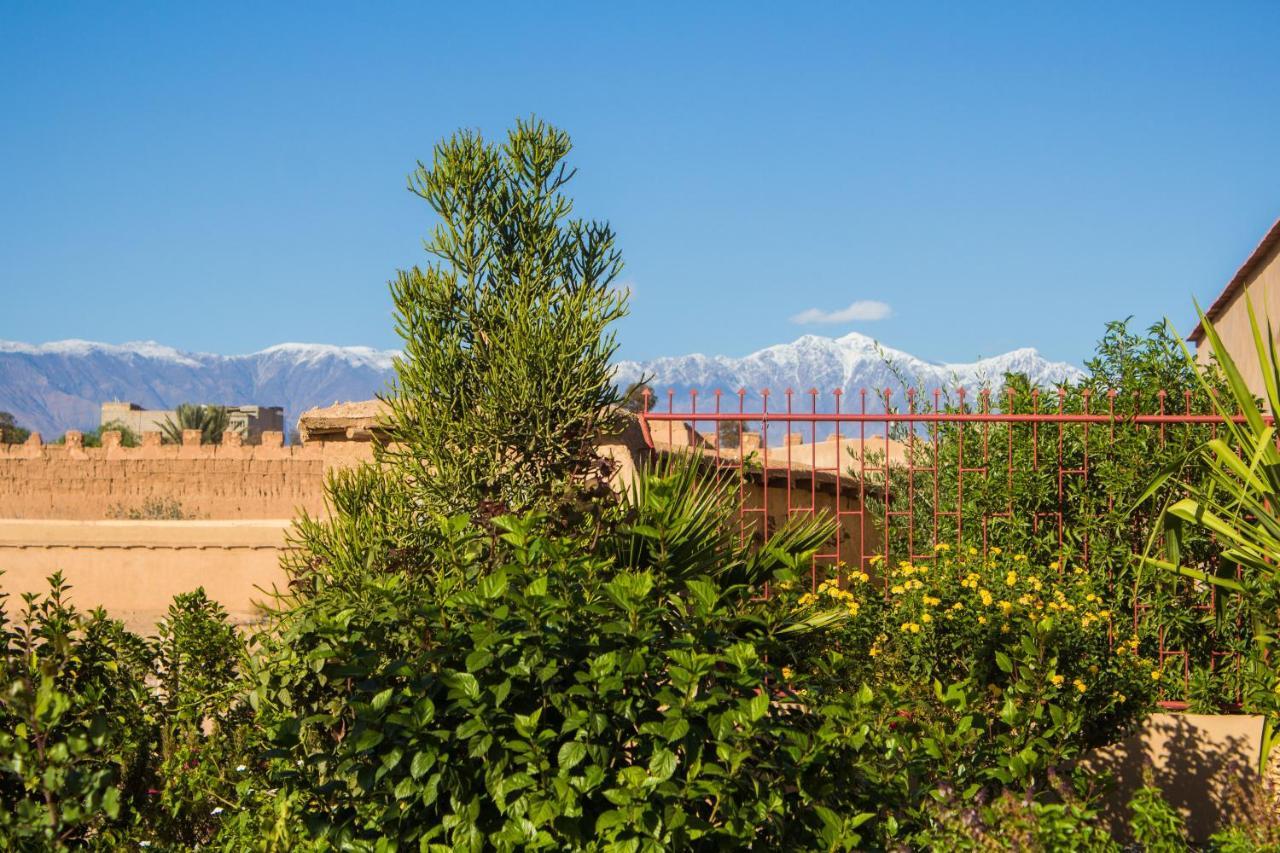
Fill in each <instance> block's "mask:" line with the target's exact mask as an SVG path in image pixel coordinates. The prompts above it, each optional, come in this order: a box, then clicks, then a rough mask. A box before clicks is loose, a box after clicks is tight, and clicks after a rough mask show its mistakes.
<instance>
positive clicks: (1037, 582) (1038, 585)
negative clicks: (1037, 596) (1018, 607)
mask: <svg viewBox="0 0 1280 853" xmlns="http://www.w3.org/2000/svg"><path fill="white" fill-rule="evenodd" d="M1031 588H1032V589H1034V590H1035V591H1036V592H1039V591H1040V590H1042V589H1044V584H1042V583H1040V578H1032V579H1031Z"/></svg>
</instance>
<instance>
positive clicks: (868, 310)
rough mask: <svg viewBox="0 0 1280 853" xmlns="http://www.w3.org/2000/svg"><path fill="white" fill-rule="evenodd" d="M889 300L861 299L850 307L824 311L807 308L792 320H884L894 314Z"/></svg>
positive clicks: (802, 323) (850, 321) (822, 321)
mask: <svg viewBox="0 0 1280 853" xmlns="http://www.w3.org/2000/svg"><path fill="white" fill-rule="evenodd" d="M892 313H893V311H892V310H891V309H890V308H889V304H888V303H887V302H878V301H876V300H875V299H859V300H857V301H856V302H854V303H853V304H851V305H850V306H849V307H848V308H841V309H839V310H837V311H823V310H821V309H819V308H806V309H805V310H804V311H801V312H800V313H799V314H796V315H795V316H794V317H792V318H791V322H793V323H800V324H801V325H804V324H806V323H852V322H854V321H856V320H865V321H871V320H883V319H884V318H886V317H888V316H889V315H890V314H892Z"/></svg>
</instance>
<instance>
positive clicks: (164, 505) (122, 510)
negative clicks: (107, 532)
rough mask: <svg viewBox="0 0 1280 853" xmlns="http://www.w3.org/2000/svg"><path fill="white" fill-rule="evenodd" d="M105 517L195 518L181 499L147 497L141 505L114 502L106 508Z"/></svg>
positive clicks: (171, 519) (147, 519)
mask: <svg viewBox="0 0 1280 853" xmlns="http://www.w3.org/2000/svg"><path fill="white" fill-rule="evenodd" d="M107 518H117V519H128V520H130V521H181V520H182V519H185V518H195V516H194V515H193V514H191V513H188V512H187V511H186V510H185V509H183V508H182V501H180V500H178V499H177V498H147V499H146V500H144V501H143V502H142V506H137V507H126V506H125V505H124V504H115V505H113V506H112V507H111V508H110V509H108V510H107Z"/></svg>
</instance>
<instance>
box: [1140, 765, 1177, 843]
mask: <svg viewBox="0 0 1280 853" xmlns="http://www.w3.org/2000/svg"><path fill="white" fill-rule="evenodd" d="M1143 782H1144V784H1143V786H1142V787H1141V788H1139V789H1138V790H1137V791H1135V792H1134V795H1133V797H1132V798H1130V800H1129V814H1130V817H1129V833H1130V834H1131V835H1132V836H1133V840H1134V843H1136V844H1137V845H1138V846H1139V847H1140V848H1141V849H1143V850H1145V851H1149V853H1180V851H1183V850H1187V849H1189V846H1188V843H1187V827H1186V824H1185V822H1184V821H1183V819H1182V815H1180V814H1178V810H1177V809H1175V808H1174V807H1173V806H1171V805H1169V803H1168V802H1167V801H1166V800H1165V798H1164V792H1162V791H1161V790H1160V789H1159V788H1158V787H1156V786H1155V785H1154V784H1153V782H1152V780H1151V771H1150V770H1149V769H1148V770H1147V771H1146V773H1145V776H1144V779H1143Z"/></svg>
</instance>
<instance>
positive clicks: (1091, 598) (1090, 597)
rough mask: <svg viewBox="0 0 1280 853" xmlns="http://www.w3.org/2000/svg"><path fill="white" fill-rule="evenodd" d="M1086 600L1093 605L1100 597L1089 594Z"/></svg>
mask: <svg viewBox="0 0 1280 853" xmlns="http://www.w3.org/2000/svg"><path fill="white" fill-rule="evenodd" d="M1084 600H1085V601H1087V602H1089V603H1090V604H1093V603H1094V602H1095V601H1097V600H1098V596H1096V595H1094V594H1093V593H1089V594H1088V595H1086V596H1085V597H1084Z"/></svg>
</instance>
